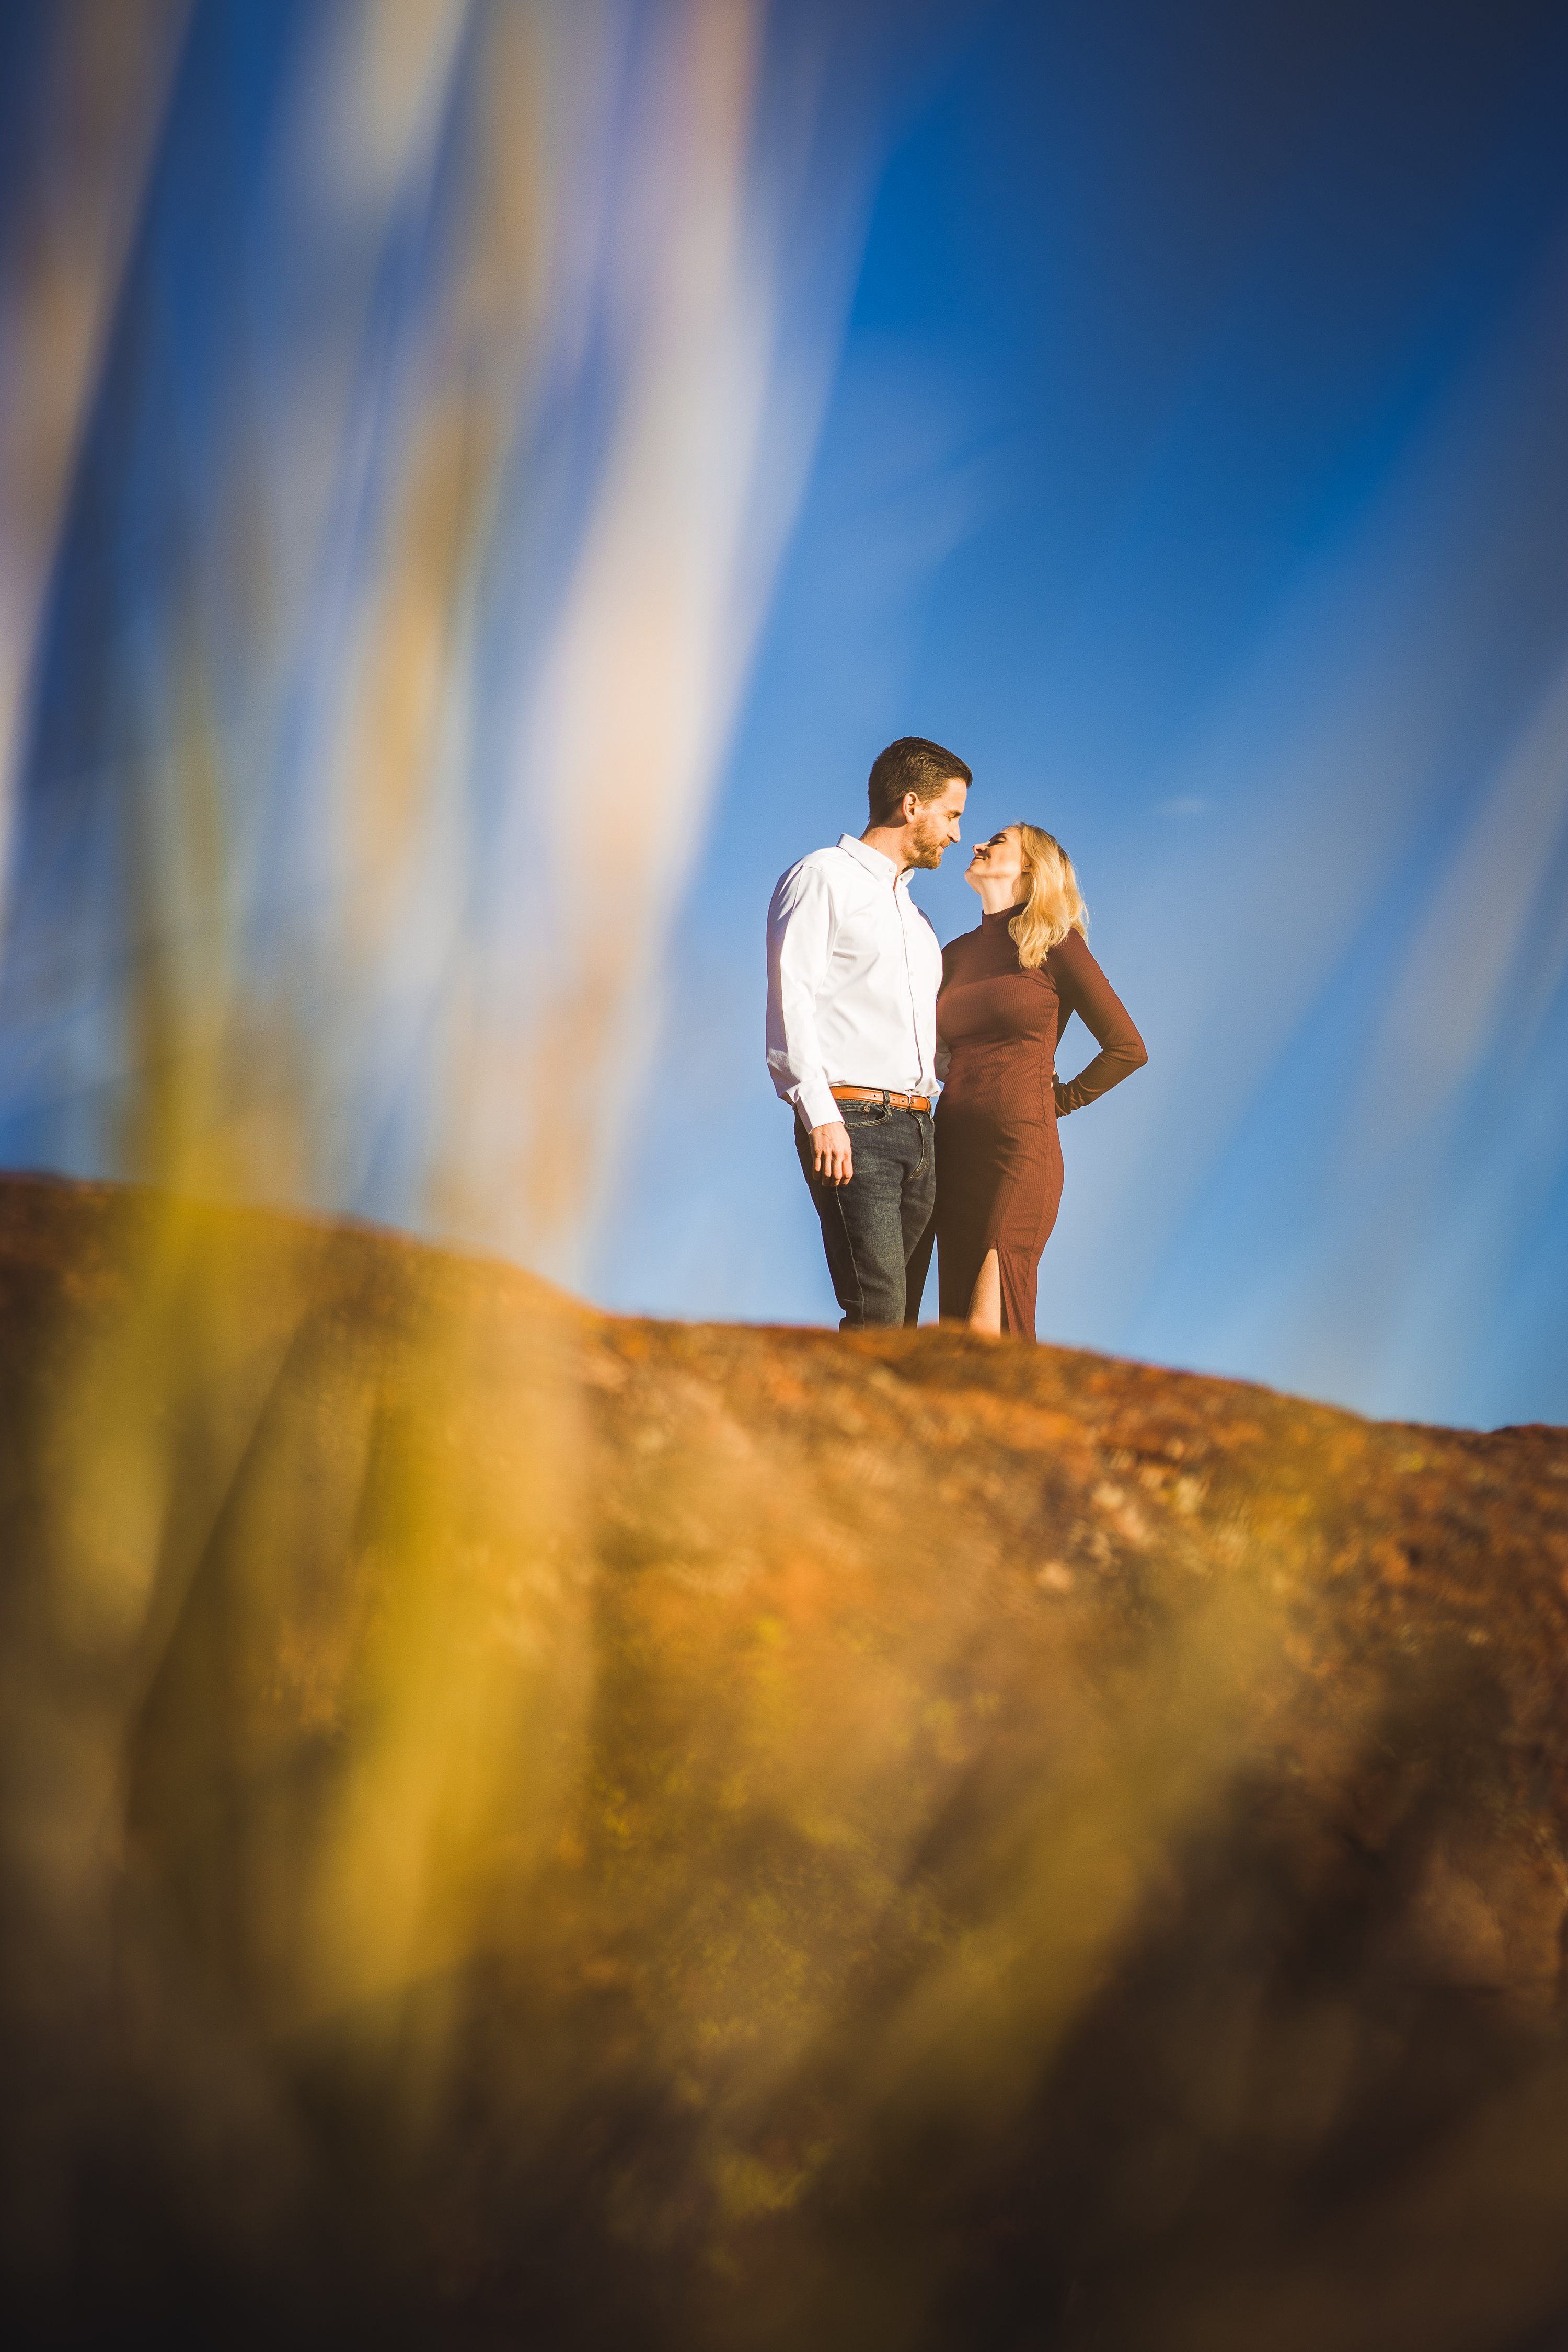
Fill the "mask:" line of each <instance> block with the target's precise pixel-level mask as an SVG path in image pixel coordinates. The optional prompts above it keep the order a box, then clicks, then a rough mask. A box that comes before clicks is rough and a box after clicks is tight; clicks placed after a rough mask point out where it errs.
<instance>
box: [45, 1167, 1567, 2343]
mask: <svg viewBox="0 0 1568 2352" xmlns="http://www.w3.org/2000/svg"><path fill="white" fill-rule="evenodd" d="M0 1531H3V1537H4V1582H3V1588H0V1612H3V1630H4V1650H3V1659H0V1703H3V1704H0V1754H3V1756H4V1761H5V1775H4V1790H5V1795H4V1800H3V1807H4V1810H3V1814H0V1825H3V1827H4V1832H5V1835H4V1843H3V1848H0V1867H3V1870H4V1874H5V1877H4V1895H5V1918H6V1923H7V1931H8V1932H7V1936H6V1939H5V1956H4V1959H3V1962H0V2034H3V2043H4V2059H5V2099H4V2105H3V2111H0V2137H3V2139H4V2147H3V2149H0V2161H3V2164H4V2176H3V2177H4V2229H5V2242H4V2255H5V2279H6V2290H5V2291H6V2294H7V2297H8V2312H9V2315H10V2326H9V2329H8V2338H9V2340H12V2341H21V2340H29V2341H38V2342H45V2341H48V2342H53V2341H67V2342H72V2343H83V2344H92V2345H97V2344H103V2345H129V2344H132V2343H136V2344H141V2343H142V2342H147V2343H152V2342H154V2341H156V2342H159V2343H167V2342H172V2341H178V2340H194V2341H200V2342H205V2343H215V2344H216V2343H221V2344H223V2345H225V2346H242V2345H248V2344H258V2345H261V2344H265V2345H274V2344H276V2345H283V2344H288V2345H289V2346H296V2345H303V2344H314V2343H316V2342H321V2343H322V2344H326V2343H331V2344H333V2345H337V2344H341V2343H342V2342H345V2341H348V2342H353V2341H358V2340H364V2339H366V2338H368V2336H370V2334H371V2333H372V2332H373V2331H374V2335H375V2336H376V2337H377V2338H378V2339H379V2340H380V2341H382V2342H384V2343H386V2344H388V2345H392V2346H396V2345H403V2344H408V2345H419V2346H430V2347H448V2346H450V2347H464V2348H465V2352H466V2347H475V2352H479V2347H484V2352H489V2347H501V2346H507V2347H514V2346H519V2347H521V2346H527V2347H545V2352H549V2348H550V2347H563V2352H575V2347H589V2346H593V2347H601V2346H605V2345H613V2346H615V2347H617V2352H619V2347H625V2352H797V2347H811V2352H837V2347H843V2352H949V2347H951V2352H968V2347H974V2352H981V2347H984V2352H992V2347H995V2348H996V2352H1003V2348H1004V2347H1005V2348H1006V2352H1014V2347H1017V2352H1023V2347H1041V2352H1047V2347H1048V2352H1058V2347H1059V2352H1079V2347H1106V2352H1123V2347H1125V2352H1233V2347H1234V2352H1254V2347H1260V2346H1267V2347H1269V2352H1323V2348H1324V2347H1330V2346H1332V2347H1336V2348H1337V2352H1360V2347H1364V2352H1403V2347H1410V2352H1547V2347H1559V2346H1568V2063H1565V2051H1564V2043H1563V2025H1562V1929H1563V1920H1564V1916H1565V1914H1568V1727H1565V1722H1564V1713H1563V1682H1564V1674H1565V1668H1568V1433H1565V1432H1563V1431H1556V1430H1549V1429H1522V1430H1508V1431H1500V1432H1498V1433H1494V1434H1491V1435H1489V1436H1479V1435H1474V1434H1470V1433H1463V1432H1456V1431H1447V1430H1436V1429H1426V1428H1415V1427H1400V1426H1392V1425H1378V1424H1373V1423H1365V1422H1363V1421H1359V1420H1357V1419H1355V1418H1354V1417H1353V1416H1352V1415H1350V1414H1347V1413H1342V1412H1331V1411H1328V1410H1326V1409H1324V1408H1321V1407H1317V1406H1311V1405H1306V1404H1302V1403H1300V1402H1295V1401H1293V1400H1291V1399H1289V1398H1287V1397H1280V1396H1275V1395H1272V1394H1270V1393H1268V1392H1267V1391H1261V1390H1258V1389H1254V1388H1247V1387H1243V1386H1241V1385H1238V1384H1237V1383H1233V1382H1226V1381H1213V1380H1205V1379H1198V1378H1195V1377H1193V1376H1191V1375H1186V1374H1181V1373H1174V1372H1165V1371H1160V1370H1152V1369H1150V1368H1147V1367H1144V1366H1142V1365H1135V1364H1125V1363H1118V1362H1112V1361H1108V1360H1104V1359H1100V1358H1096V1357H1090V1356H1086V1355H1079V1354H1072V1353H1068V1352H1066V1351H1063V1350H1058V1349H1047V1348H1043V1349H1026V1348H1025V1347H1023V1346H1020V1345H1017V1344H1015V1343H1013V1342H1011V1341H1003V1342H986V1341H982V1340H974V1339H969V1338H968V1337H967V1336H960V1335H952V1334H946V1333H935V1332H927V1333H921V1334H917V1335H913V1336H906V1335H904V1334H901V1333H900V1334H888V1335H877V1336H875V1337H869V1338H865V1339H855V1340H845V1339H839V1338H837V1336H834V1335H829V1334H825V1333H821V1332H812V1331H766V1330H751V1329H738V1328H686V1327H679V1326H670V1325H652V1324H646V1323H637V1322H623V1321H616V1320H613V1319H610V1318H605V1317H600V1316H595V1315H593V1314H590V1313H588V1312H587V1311H586V1310H584V1309H581V1308H579V1307H576V1306H574V1304H573V1303H572V1302H570V1301H568V1300H565V1299H563V1298H561V1297H557V1296H556V1295H554V1294H552V1293H550V1292H549V1291H547V1290H546V1289H544V1288H543V1287H542V1286H540V1285H537V1284H534V1283H531V1282H530V1281H529V1280H528V1279H526V1278H525V1277H524V1276H521V1275H519V1274H516V1273H514V1272H512V1271H510V1270H509V1269H507V1268H504V1267H501V1266H499V1265H494V1264H492V1263H489V1262H488V1261H484V1260H478V1259H471V1258H463V1257H460V1256H457V1255H441V1254H439V1253H437V1252H433V1251H429V1250H425V1249H421V1248H419V1247H417V1246H416V1245H415V1244H411V1243H408V1242H406V1241H404V1240H402V1239H400V1238H398V1237H396V1236H393V1235H387V1234H376V1233H373V1232H369V1231H363V1230H357V1229H352V1228H331V1227H325V1226H313V1225H310V1224H308V1223H302V1222H300V1221H293V1220H288V1219H283V1218H277V1217H270V1216H264V1215H259V1214H247V1213H240V1212H223V1211H216V1210H204V1211H196V1210H191V1209H178V1208H175V1207H174V1206H173V1205H171V1204H169V1203H167V1202H160V1201H158V1200H157V1199H155V1198H153V1196H150V1195H145V1194H137V1193H133V1192H121V1191H117V1190H114V1189H111V1188H107V1187H77V1186H68V1185H63V1184H55V1183H50V1182H46V1181H26V1180H11V1181H6V1182H5V1183H4V1184H0Z"/></svg>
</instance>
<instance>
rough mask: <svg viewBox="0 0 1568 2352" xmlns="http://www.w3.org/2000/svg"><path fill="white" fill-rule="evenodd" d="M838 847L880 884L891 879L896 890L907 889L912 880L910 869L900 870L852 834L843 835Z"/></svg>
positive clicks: (840, 836) (839, 837)
mask: <svg viewBox="0 0 1568 2352" xmlns="http://www.w3.org/2000/svg"><path fill="white" fill-rule="evenodd" d="M838 846H839V848H840V849H845V850H847V851H848V853H849V855H850V856H851V857H852V858H853V859H854V860H855V863H856V865H857V866H864V867H865V869H866V871H867V873H868V874H874V875H875V876H876V877H877V879H878V881H879V882H886V881H887V880H888V879H889V877H891V878H892V883H893V887H894V888H895V889H898V888H900V887H907V885H908V882H909V878H910V877H909V869H908V867H907V866H906V867H903V868H902V869H900V867H899V866H895V865H894V863H893V861H892V859H891V858H890V857H884V856H883V855H882V853H881V851H880V850H879V849H873V848H872V846H871V845H870V843H869V842H868V841H858V840H857V838H856V836H855V835H854V834H852V833H841V834H840V835H839V836H838Z"/></svg>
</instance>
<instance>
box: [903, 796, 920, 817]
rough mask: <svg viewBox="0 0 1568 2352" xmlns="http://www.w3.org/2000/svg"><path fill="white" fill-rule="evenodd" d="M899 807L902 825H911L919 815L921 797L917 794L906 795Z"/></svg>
mask: <svg viewBox="0 0 1568 2352" xmlns="http://www.w3.org/2000/svg"><path fill="white" fill-rule="evenodd" d="M899 805H900V808H901V809H902V811H903V814H904V823H905V824H913V823H914V821H915V819H916V817H918V816H919V814H920V813H921V796H920V794H919V793H905V794H904V797H903V799H902V800H901V801H900V803H899Z"/></svg>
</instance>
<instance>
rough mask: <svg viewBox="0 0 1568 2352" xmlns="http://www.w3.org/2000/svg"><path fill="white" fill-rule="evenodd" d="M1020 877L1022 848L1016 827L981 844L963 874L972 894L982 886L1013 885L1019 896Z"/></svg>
mask: <svg viewBox="0 0 1568 2352" xmlns="http://www.w3.org/2000/svg"><path fill="white" fill-rule="evenodd" d="M1023 877H1024V844H1023V839H1022V836H1021V835H1020V834H1019V832H1018V828H1017V826H1016V824H1009V825H1005V826H1004V827H1003V829H1002V831H1001V832H1000V833H994V834H993V835H992V836H991V838H990V840H989V841H983V842H982V843H981V844H980V846H979V847H978V848H977V849H976V851H975V853H974V855H973V857H972V858H971V859H970V861H969V864H968V865H967V866H965V868H964V872H963V878H964V880H965V881H966V882H967V883H968V885H969V887H970V888H971V889H972V890H978V889H979V887H980V885H981V884H982V882H1014V883H1016V884H1017V885H1018V887H1019V890H1020V892H1021V891H1022V887H1023Z"/></svg>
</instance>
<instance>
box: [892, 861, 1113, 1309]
mask: <svg viewBox="0 0 1568 2352" xmlns="http://www.w3.org/2000/svg"><path fill="white" fill-rule="evenodd" d="M1020 912H1021V908H1017V907H1008V908H1005V909H1004V911H1003V912H1002V913H1000V914H996V915H987V916H985V917H984V919H983V920H982V922H981V925H980V929H978V930H977V931H966V932H964V934H963V937H962V938H961V939H956V940H953V941H952V944H951V945H950V946H948V947H946V948H944V949H943V950H942V990H941V993H940V994H939V995H938V997H937V1001H936V1030H937V1047H938V1054H937V1060H938V1067H939V1069H940V1067H941V1065H942V1061H943V1059H944V1058H945V1060H946V1063H947V1075H946V1083H945V1084H944V1086H943V1087H942V1099H941V1100H940V1102H939V1103H938V1105H937V1111H936V1233H937V1250H938V1286H939V1290H940V1294H941V1307H942V1317H943V1319H944V1320H945V1319H946V1318H949V1317H952V1318H954V1319H955V1320H957V1321H960V1322H962V1321H963V1320H964V1319H965V1318H967V1316H968V1313H969V1301H970V1297H971V1294H972V1293H973V1288H974V1284H975V1279H976V1277H977V1276H978V1275H979V1272H980V1269H981V1266H982V1265H983V1264H984V1259H985V1255H986V1253H987V1251H988V1250H993V1249H994V1251H995V1252H996V1258H997V1265H998V1268H999V1270H1000V1273H1001V1276H1002V1328H1003V1329H1004V1331H1019V1332H1022V1333H1023V1334H1024V1336H1025V1337H1026V1339H1033V1338H1034V1336H1035V1289H1036V1283H1037V1277H1038V1274H1039V1265H1040V1253H1041V1252H1042V1251H1043V1250H1044V1248H1045V1246H1046V1244H1047V1241H1048V1240H1049V1239H1050V1234H1051V1227H1052V1226H1053V1225H1054V1224H1055V1223H1056V1221H1057V1211H1058V1207H1059V1206H1060V1204H1061V1197H1062V1150H1061V1145H1060V1143H1059V1142H1058V1139H1057V1120H1058V1118H1063V1117H1065V1116H1066V1114H1067V1113H1068V1111H1074V1110H1079V1109H1081V1108H1082V1107H1083V1105H1084V1104H1085V1103H1090V1102H1093V1101H1094V1099H1095V1097H1096V1096H1097V1095H1102V1094H1104V1093H1106V1092H1107V1090H1108V1089H1109V1088H1110V1087H1113V1086H1116V1085H1117V1084H1118V1083H1119V1082H1120V1081H1121V1079H1122V1078H1125V1077H1126V1076H1129V1075H1130V1073H1131V1072H1132V1071H1133V1070H1136V1069H1139V1068H1141V1067H1142V1065H1143V1064H1144V1063H1145V1062H1146V1061H1147V1060H1148V1058H1149V1056H1148V1055H1147V1054H1146V1053H1145V1052H1144V1050H1143V1040H1142V1037H1140V1035H1139V1034H1138V1032H1137V1030H1136V1029H1135V1028H1134V1027H1133V1026H1132V1024H1131V1021H1130V1020H1129V1019H1128V1016H1127V1012H1126V1009H1125V1007H1124V1006H1123V1005H1122V1003H1121V1001H1120V999H1119V998H1118V997H1117V995H1116V992H1115V991H1114V990H1113V989H1112V988H1111V986H1110V982H1109V981H1108V980H1107V979H1106V977H1105V974H1104V973H1103V972H1102V971H1100V966H1099V965H1098V964H1097V963H1096V961H1095V960H1094V958H1093V957H1092V956H1091V955H1090V953H1089V948H1088V945H1087V943H1086V942H1085V940H1083V938H1082V936H1081V935H1080V933H1079V932H1077V931H1069V932H1068V935H1067V937H1066V939H1065V940H1063V941H1062V942H1061V945H1060V946H1059V947H1054V948H1053V949H1052V950H1051V951H1050V953H1049V955H1047V958H1046V960H1045V962H1044V963H1043V964H1041V965H1040V966H1039V967H1038V969H1037V971H1024V970H1023V969H1022V967H1021V966H1020V964H1019V962H1018V950H1017V949H1016V946H1015V945H1014V943H1013V940H1012V937H1011V935H1010V933H1009V931H1008V929H1007V926H1008V924H1009V923H1010V922H1011V921H1012V920H1013V918H1014V917H1015V916H1016V915H1017V914H1018V913H1020ZM1074 1013H1077V1014H1078V1016H1079V1020H1080V1021H1082V1022H1083V1023H1084V1024H1085V1026H1086V1027H1087V1028H1089V1030H1091V1031H1092V1032H1093V1034H1094V1035H1095V1037H1096V1038H1097V1040H1098V1041H1099V1045H1100V1052H1099V1053H1098V1054H1097V1055H1095V1057H1094V1059H1093V1061H1092V1062H1090V1063H1089V1066H1088V1067H1087V1068H1086V1069H1083V1070H1080V1071H1079V1075H1078V1076H1077V1077H1076V1078H1074V1079H1072V1080H1071V1081H1070V1082H1069V1083H1068V1084H1067V1085H1066V1086H1064V1085H1062V1084H1061V1082H1060V1081H1059V1080H1058V1077H1057V1075H1056V1049H1057V1041H1058V1038H1059V1037H1060V1035H1061V1034H1062V1031H1063V1030H1064V1029H1065V1028H1066V1027H1067V1024H1068V1022H1069V1021H1070V1020H1071V1018H1072V1016H1073V1014H1074Z"/></svg>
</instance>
